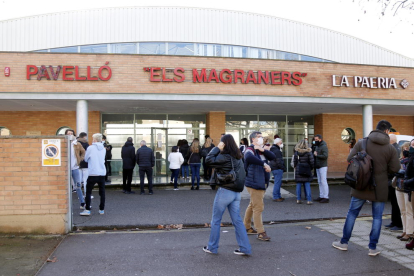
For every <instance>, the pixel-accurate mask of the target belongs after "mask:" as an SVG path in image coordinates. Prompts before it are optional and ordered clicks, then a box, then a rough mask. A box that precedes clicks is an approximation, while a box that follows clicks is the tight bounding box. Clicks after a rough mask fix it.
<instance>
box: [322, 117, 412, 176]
mask: <svg viewBox="0 0 414 276" xmlns="http://www.w3.org/2000/svg"><path fill="white" fill-rule="evenodd" d="M380 120H387V121H389V122H390V123H391V124H392V126H393V128H395V129H396V130H397V131H398V132H400V134H402V135H414V117H413V116H390V115H375V116H374V117H373V129H375V128H376V125H377V123H378V121H380ZM348 127H349V128H352V129H353V130H354V131H355V136H356V140H357V141H358V139H361V138H363V124H362V115H349V114H319V115H316V116H315V134H322V136H323V139H324V140H325V141H326V142H327V144H328V148H329V159H328V167H329V171H330V172H345V170H346V166H347V162H346V158H347V157H348V154H349V147H348V146H349V145H348V144H345V143H344V142H343V141H342V139H341V132H342V130H343V129H345V128H348Z"/></svg>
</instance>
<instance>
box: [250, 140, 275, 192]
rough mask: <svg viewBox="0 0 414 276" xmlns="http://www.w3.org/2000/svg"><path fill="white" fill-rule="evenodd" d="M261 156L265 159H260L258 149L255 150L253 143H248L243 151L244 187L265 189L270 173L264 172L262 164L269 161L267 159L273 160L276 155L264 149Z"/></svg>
mask: <svg viewBox="0 0 414 276" xmlns="http://www.w3.org/2000/svg"><path fill="white" fill-rule="evenodd" d="M252 149H253V150H252ZM263 156H264V157H265V160H262V158H261V154H260V153H259V150H255V149H254V145H250V146H249V147H248V148H247V149H246V151H245V152H244V163H245V168H246V172H247V173H246V180H245V183H244V185H245V186H246V187H249V188H252V189H255V190H266V188H267V187H266V186H267V184H268V183H269V180H270V173H268V172H266V171H265V169H264V167H263V166H264V164H265V163H266V164H268V163H269V161H268V160H274V159H275V158H276V156H275V155H274V154H273V152H271V151H269V150H265V151H264V152H263Z"/></svg>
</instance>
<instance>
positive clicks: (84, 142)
mask: <svg viewBox="0 0 414 276" xmlns="http://www.w3.org/2000/svg"><path fill="white" fill-rule="evenodd" d="M77 140H78V142H79V143H81V145H82V147H83V148H84V149H85V151H86V149H87V148H88V147H89V144H88V140H86V138H78V139H77ZM79 168H81V169H87V168H88V163H87V162H85V161H84V160H82V161H80V163H79Z"/></svg>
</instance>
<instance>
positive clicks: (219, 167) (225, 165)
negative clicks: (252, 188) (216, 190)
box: [206, 147, 246, 193]
mask: <svg viewBox="0 0 414 276" xmlns="http://www.w3.org/2000/svg"><path fill="white" fill-rule="evenodd" d="M232 162H233V166H232ZM206 164H207V165H208V166H211V167H213V168H215V169H216V170H215V172H216V173H220V174H227V173H229V172H230V171H231V170H232V169H233V167H234V171H235V173H236V181H235V182H234V183H229V184H222V185H220V184H218V183H217V185H218V186H220V187H222V188H224V189H227V190H230V191H233V192H237V193H241V192H242V191H243V188H244V181H245V177H246V172H245V171H244V164H243V161H242V160H241V159H236V158H234V157H232V156H231V155H230V154H225V153H223V154H222V153H220V149H219V148H217V147H215V148H213V149H212V150H211V151H210V152H209V154H208V155H207V158H206Z"/></svg>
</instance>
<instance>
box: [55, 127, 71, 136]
mask: <svg viewBox="0 0 414 276" xmlns="http://www.w3.org/2000/svg"><path fill="white" fill-rule="evenodd" d="M67 129H72V128H71V127H68V126H63V127H60V128H58V130H57V131H56V135H65V131H66V130H67Z"/></svg>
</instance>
